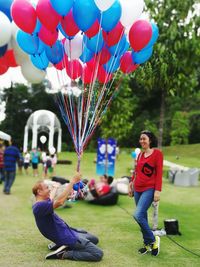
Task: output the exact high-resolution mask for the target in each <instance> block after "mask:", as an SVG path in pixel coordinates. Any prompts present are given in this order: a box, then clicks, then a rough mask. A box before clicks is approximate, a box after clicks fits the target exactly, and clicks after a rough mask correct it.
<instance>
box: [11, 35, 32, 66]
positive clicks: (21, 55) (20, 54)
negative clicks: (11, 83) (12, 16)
mask: <svg viewBox="0 0 200 267" xmlns="http://www.w3.org/2000/svg"><path fill="white" fill-rule="evenodd" d="M10 43H11V46H12V48H13V51H14V55H15V60H16V62H17V64H18V65H22V64H23V62H25V61H28V60H29V56H28V54H26V53H25V52H24V51H22V49H21V48H20V47H19V45H18V44H17V42H16V39H15V38H14V37H12V38H11V41H10Z"/></svg>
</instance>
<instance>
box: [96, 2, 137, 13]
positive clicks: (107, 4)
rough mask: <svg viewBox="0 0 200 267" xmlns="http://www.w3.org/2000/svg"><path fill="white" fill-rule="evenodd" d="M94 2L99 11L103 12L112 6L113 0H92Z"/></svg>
mask: <svg viewBox="0 0 200 267" xmlns="http://www.w3.org/2000/svg"><path fill="white" fill-rule="evenodd" d="M130 1H134V0H130ZM94 2H95V4H96V6H97V7H98V8H99V9H100V10H101V11H105V10H107V9H109V8H110V7H111V6H112V5H113V4H114V2H115V0H94Z"/></svg>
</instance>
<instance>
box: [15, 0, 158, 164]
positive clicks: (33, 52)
mask: <svg viewBox="0 0 200 267" xmlns="http://www.w3.org/2000/svg"><path fill="white" fill-rule="evenodd" d="M143 7H144V1H143V0H134V1H130V0H76V1H73V0H68V1H57V0H38V2H37V4H36V6H34V5H32V4H31V2H29V1H28V0H14V1H13V3H12V6H11V14H12V18H13V20H14V22H15V23H16V25H17V26H18V27H19V30H18V31H17V33H16V41H17V43H18V45H19V47H20V50H22V51H23V53H25V54H26V55H28V59H26V60H25V62H24V61H23V62H22V63H21V64H22V73H23V75H24V76H25V77H26V79H27V80H29V81H33V82H35V81H36V80H37V81H38V80H39V79H40V78H42V77H43V75H45V71H46V69H47V68H48V67H49V66H50V65H52V64H53V66H54V67H55V71H56V72H57V77H58V81H59V83H60V90H59V93H58V94H57V96H56V99H57V103H58V106H59V109H60V111H61V114H62V116H63V119H64V121H65V123H66V125H67V127H68V129H69V132H70V134H71V137H72V139H73V142H74V147H75V151H76V153H77V155H78V160H79V162H80V158H81V154H82V153H83V151H84V149H85V147H86V146H87V144H88V142H89V140H90V139H91V137H92V135H93V133H94V131H95V129H96V127H97V126H98V125H99V123H100V122H101V120H102V116H103V115H104V114H105V112H106V110H107V109H108V108H109V106H110V103H111V101H112V100H113V99H114V96H115V95H116V94H117V92H118V90H119V89H120V81H121V80H122V78H123V76H124V74H125V75H128V74H129V73H131V72H133V71H135V70H136V69H137V68H138V67H139V65H140V64H142V63H144V62H146V61H147V60H148V59H149V58H150V57H151V55H152V52H153V45H154V43H155V42H156V40H157V38H158V27H157V26H156V24H155V23H154V22H149V21H146V20H143V19H140V16H141V14H142V11H143ZM47 18H48V19H47ZM129 28H130V30H129ZM30 65H31V67H30ZM33 69H37V71H38V73H40V74H41V75H40V76H37V75H38V73H35V74H34V70H33ZM118 71H121V79H119V83H118V84H117V85H115V86H114V81H115V79H116V76H117V73H118ZM38 77H39V78H38ZM37 78H38V79H37ZM78 168H79V167H78Z"/></svg>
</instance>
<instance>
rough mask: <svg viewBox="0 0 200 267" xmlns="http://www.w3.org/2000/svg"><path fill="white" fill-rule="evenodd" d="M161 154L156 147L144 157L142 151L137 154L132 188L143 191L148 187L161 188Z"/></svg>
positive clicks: (159, 189)
mask: <svg viewBox="0 0 200 267" xmlns="http://www.w3.org/2000/svg"><path fill="white" fill-rule="evenodd" d="M162 170H163V155H162V152H161V151H160V150H158V149H154V150H153V153H152V154H151V155H150V156H148V157H145V156H144V152H142V153H140V154H139V155H138V159H137V165H136V168H135V174H134V175H133V179H132V180H133V181H134V190H135V191H136V192H143V191H146V190H148V189H150V188H154V189H155V190H158V191H161V190H162Z"/></svg>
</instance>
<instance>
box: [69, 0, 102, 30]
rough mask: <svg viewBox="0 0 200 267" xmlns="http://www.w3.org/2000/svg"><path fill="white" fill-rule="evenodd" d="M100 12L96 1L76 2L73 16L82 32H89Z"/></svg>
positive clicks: (82, 0) (84, 0) (77, 0)
mask: <svg viewBox="0 0 200 267" xmlns="http://www.w3.org/2000/svg"><path fill="white" fill-rule="evenodd" d="M98 14H99V10H98V8H97V6H96V5H95V3H94V0H76V1H75V3H74V6H73V16H74V20H75V22H76V24H77V25H78V27H79V28H80V29H81V30H82V31H87V30H88V29H89V28H90V27H91V26H92V25H93V24H94V22H95V20H96V19H97V17H98Z"/></svg>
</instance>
